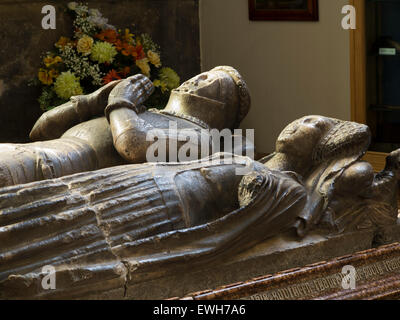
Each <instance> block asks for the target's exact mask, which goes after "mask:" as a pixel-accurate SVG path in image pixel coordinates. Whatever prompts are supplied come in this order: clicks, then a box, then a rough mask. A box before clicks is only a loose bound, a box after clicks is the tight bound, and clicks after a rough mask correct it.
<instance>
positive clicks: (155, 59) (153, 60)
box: [147, 50, 161, 68]
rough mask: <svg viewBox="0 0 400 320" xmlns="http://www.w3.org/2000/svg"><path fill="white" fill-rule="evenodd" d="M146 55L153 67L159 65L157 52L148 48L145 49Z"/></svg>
mask: <svg viewBox="0 0 400 320" xmlns="http://www.w3.org/2000/svg"><path fill="white" fill-rule="evenodd" d="M147 57H148V58H149V61H150V63H152V64H153V65H154V66H155V67H157V68H159V67H161V60H160V56H159V54H158V53H157V52H153V51H151V50H149V51H147Z"/></svg>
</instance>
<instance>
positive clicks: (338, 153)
mask: <svg viewBox="0 0 400 320" xmlns="http://www.w3.org/2000/svg"><path fill="white" fill-rule="evenodd" d="M369 143H370V131H369V128H368V126H366V125H363V124H359V123H355V122H350V121H343V120H338V119H334V118H328V117H323V116H306V117H303V118H300V119H298V120H296V121H294V122H292V123H290V124H289V125H288V126H287V127H286V128H285V129H284V130H283V131H282V132H281V134H280V135H279V137H278V139H277V141H276V151H277V152H280V153H285V154H289V155H291V156H295V157H298V158H301V159H307V160H310V163H313V164H318V163H320V162H322V161H324V160H328V159H331V158H334V157H337V158H339V157H344V156H348V155H355V154H362V153H364V152H365V151H366V150H367V148H368V146H369Z"/></svg>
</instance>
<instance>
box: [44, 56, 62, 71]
mask: <svg viewBox="0 0 400 320" xmlns="http://www.w3.org/2000/svg"><path fill="white" fill-rule="evenodd" d="M60 62H62V59H61V57H60V56H55V57H53V56H47V57H45V58H44V59H43V63H44V64H45V65H46V67H47V68H48V67H50V66H52V65H53V64H56V63H60Z"/></svg>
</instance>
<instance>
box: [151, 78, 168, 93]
mask: <svg viewBox="0 0 400 320" xmlns="http://www.w3.org/2000/svg"><path fill="white" fill-rule="evenodd" d="M153 84H154V86H155V87H159V88H160V89H161V92H162V93H165V92H166V91H168V88H167V84H166V83H165V82H162V81H161V80H160V79H157V80H154V82H153Z"/></svg>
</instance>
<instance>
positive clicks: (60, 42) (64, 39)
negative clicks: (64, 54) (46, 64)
mask: <svg viewBox="0 0 400 320" xmlns="http://www.w3.org/2000/svg"><path fill="white" fill-rule="evenodd" d="M71 43H72V42H71V39H70V38H67V37H60V39H58V41H57V42H56V44H55V46H56V47H57V48H60V49H61V48H64V47H65V46H66V45H67V44H71Z"/></svg>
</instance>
